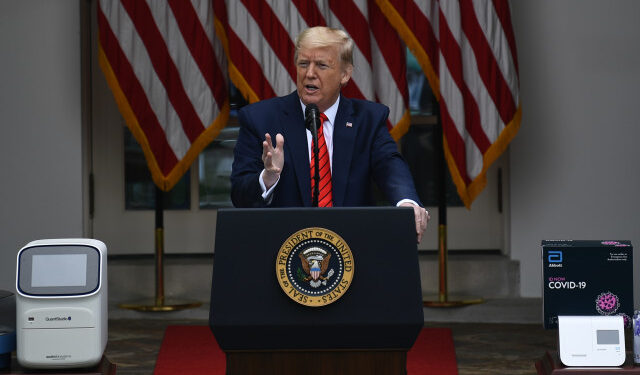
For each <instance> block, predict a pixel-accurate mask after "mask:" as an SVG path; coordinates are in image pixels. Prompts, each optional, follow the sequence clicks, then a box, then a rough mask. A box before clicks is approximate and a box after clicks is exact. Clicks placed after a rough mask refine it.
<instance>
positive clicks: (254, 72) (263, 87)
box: [227, 29, 276, 102]
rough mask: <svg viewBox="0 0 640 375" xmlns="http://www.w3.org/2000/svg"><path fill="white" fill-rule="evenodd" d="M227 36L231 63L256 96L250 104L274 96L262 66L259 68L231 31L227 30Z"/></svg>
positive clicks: (257, 63) (237, 84)
mask: <svg viewBox="0 0 640 375" xmlns="http://www.w3.org/2000/svg"><path fill="white" fill-rule="evenodd" d="M227 35H228V37H229V45H230V47H229V53H230V55H231V61H232V62H233V64H235V66H236V68H238V70H239V71H240V72H242V74H243V77H244V79H245V80H246V81H247V84H248V85H249V87H250V88H251V89H252V90H253V91H254V92H255V93H256V95H257V96H258V98H256V99H255V100H251V102H255V101H258V100H262V99H267V98H273V97H274V96H276V93H275V92H274V91H273V88H272V87H271V85H270V84H269V80H268V79H267V77H266V76H265V75H264V73H263V71H262V66H260V63H259V62H258V61H257V60H256V59H255V58H254V57H253V55H252V54H251V52H249V50H248V49H247V48H246V47H245V45H244V43H242V40H241V39H240V38H239V37H238V36H237V35H236V33H235V32H234V31H233V30H231V29H229V30H228V32H227ZM231 46H232V47H231ZM235 83H236V86H241V84H239V83H237V82H235ZM239 88H240V87H239Z"/></svg>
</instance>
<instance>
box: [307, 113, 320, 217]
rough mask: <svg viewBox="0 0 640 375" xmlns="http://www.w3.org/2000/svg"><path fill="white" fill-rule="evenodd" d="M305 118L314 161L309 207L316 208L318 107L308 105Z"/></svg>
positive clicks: (318, 157)
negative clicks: (309, 132)
mask: <svg viewBox="0 0 640 375" xmlns="http://www.w3.org/2000/svg"><path fill="white" fill-rule="evenodd" d="M305 112H306V115H307V118H306V119H305V120H306V125H307V129H309V130H310V131H311V137H312V139H313V142H312V143H313V148H312V150H311V152H312V154H313V161H314V168H313V169H314V171H313V181H314V184H313V192H312V193H311V206H312V207H318V199H320V165H319V164H320V160H319V159H320V156H319V154H320V151H319V149H318V122H319V121H318V120H319V117H318V115H317V114H318V107H317V106H316V105H315V104H309V106H307V110H306V111H305Z"/></svg>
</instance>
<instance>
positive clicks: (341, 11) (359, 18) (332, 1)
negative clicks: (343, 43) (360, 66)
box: [329, 0, 371, 65]
mask: <svg viewBox="0 0 640 375" xmlns="http://www.w3.org/2000/svg"><path fill="white" fill-rule="evenodd" d="M329 7H330V8H331V11H332V12H333V14H334V15H335V16H336V18H337V19H338V20H340V23H341V24H342V26H343V27H344V30H345V31H346V32H347V33H348V34H349V36H350V37H351V39H353V42H354V43H355V45H356V46H357V47H358V49H359V50H360V51H361V52H362V55H363V56H364V58H365V59H366V60H367V62H368V63H369V65H371V42H370V41H369V22H368V21H367V18H366V15H364V14H362V12H361V11H360V9H359V8H358V7H357V6H356V5H355V4H354V3H353V1H344V0H329Z"/></svg>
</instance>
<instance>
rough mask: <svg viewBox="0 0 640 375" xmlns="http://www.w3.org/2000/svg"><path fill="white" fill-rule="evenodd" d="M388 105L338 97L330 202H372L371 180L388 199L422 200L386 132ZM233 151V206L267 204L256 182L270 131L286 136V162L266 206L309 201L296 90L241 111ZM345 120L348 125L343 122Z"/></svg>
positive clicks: (306, 158) (306, 159)
mask: <svg viewBox="0 0 640 375" xmlns="http://www.w3.org/2000/svg"><path fill="white" fill-rule="evenodd" d="M388 115H389V108H387V107H386V106H383V105H381V104H377V103H372V102H369V101H365V100H357V99H347V98H345V97H344V96H341V97H340V105H339V107H338V113H337V115H336V119H335V124H334V131H333V160H332V176H331V180H332V186H333V204H334V206H369V205H372V204H374V201H373V197H372V190H371V187H372V185H371V183H372V181H373V182H375V183H376V184H377V185H378V186H379V188H380V190H381V191H382V192H383V193H384V194H385V196H386V198H387V199H388V200H389V202H390V203H391V204H396V203H397V202H398V201H399V200H401V199H404V198H407V199H413V200H414V201H416V202H418V203H420V201H419V198H418V195H417V193H416V190H415V187H414V184H413V179H412V177H411V173H410V172H409V168H408V167H407V165H406V163H405V162H404V160H403V159H402V157H401V155H400V153H399V152H398V148H397V145H396V143H395V141H394V140H393V139H392V138H391V136H390V135H389V132H388V130H387V127H386V120H387V117H388ZM239 120H240V126H241V127H240V133H239V135H238V141H237V143H236V147H235V150H234V160H233V167H232V173H231V200H232V201H233V204H234V205H235V206H236V207H265V206H266V203H265V202H264V200H263V199H262V196H261V194H262V189H261V188H260V183H259V181H258V178H259V175H260V172H262V170H263V168H264V165H263V163H262V142H263V140H264V135H265V133H269V134H270V135H271V137H272V139H273V140H274V142H275V136H276V134H277V133H280V134H282V135H283V136H284V167H283V170H282V173H281V175H280V181H279V182H278V185H277V186H276V188H275V189H274V192H273V200H272V201H271V204H270V205H269V206H270V207H300V206H311V177H310V176H311V174H310V167H309V151H308V146H307V135H306V129H305V124H304V114H303V113H302V108H301V106H300V99H299V98H298V94H297V92H295V91H294V92H293V93H291V94H289V95H287V96H283V97H278V98H273V99H269V100H264V101H261V102H258V103H255V104H251V105H248V106H246V107H244V108H242V109H241V110H240V113H239ZM347 122H349V123H351V124H352V125H351V126H347Z"/></svg>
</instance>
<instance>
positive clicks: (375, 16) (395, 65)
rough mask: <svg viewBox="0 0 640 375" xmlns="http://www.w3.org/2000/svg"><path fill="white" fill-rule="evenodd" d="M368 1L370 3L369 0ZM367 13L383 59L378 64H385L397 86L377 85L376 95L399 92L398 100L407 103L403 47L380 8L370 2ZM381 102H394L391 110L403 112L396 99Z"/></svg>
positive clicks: (405, 66) (407, 92)
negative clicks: (390, 87) (394, 88)
mask: <svg viewBox="0 0 640 375" xmlns="http://www.w3.org/2000/svg"><path fill="white" fill-rule="evenodd" d="M370 3H372V1H371V0H370ZM369 13H370V14H369V18H370V24H371V32H372V33H373V35H374V39H375V44H376V46H377V47H378V48H379V49H380V56H381V57H382V59H383V60H384V61H383V62H382V61H381V62H380V64H383V63H384V64H386V68H387V71H386V72H385V73H387V72H388V73H389V75H390V76H391V77H392V78H393V81H394V82H395V85H396V88H397V89H396V90H389V87H388V86H387V87H379V88H378V89H377V90H376V92H377V93H378V96H382V95H384V94H385V93H388V92H393V93H397V94H399V95H397V96H399V98H398V100H400V101H401V102H402V103H408V102H409V91H408V86H407V75H406V71H407V65H406V60H405V58H404V54H405V50H404V49H405V47H404V45H403V43H402V41H401V40H400V38H399V37H398V34H397V33H396V32H395V30H394V29H393V27H391V25H390V24H389V22H388V21H387V19H386V18H384V15H383V14H382V12H381V11H380V8H378V7H377V6H375V5H373V4H372V6H370V7H369ZM374 50H375V48H374ZM377 81H378V82H382V81H383V80H381V79H379V80H377ZM385 86H386V85H385ZM383 102H385V103H388V104H389V105H391V104H396V105H394V108H393V109H392V110H394V109H395V110H398V111H400V112H404V108H403V107H400V108H398V105H397V104H399V102H398V101H396V102H395V103H391V101H389V100H383ZM405 107H406V105H405ZM394 117H396V116H394ZM400 117H401V115H400ZM395 120H396V122H397V121H398V120H399V118H396V119H395Z"/></svg>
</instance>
